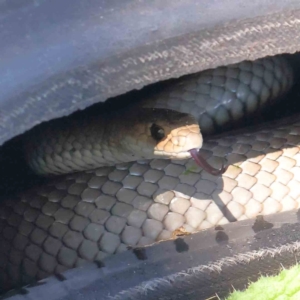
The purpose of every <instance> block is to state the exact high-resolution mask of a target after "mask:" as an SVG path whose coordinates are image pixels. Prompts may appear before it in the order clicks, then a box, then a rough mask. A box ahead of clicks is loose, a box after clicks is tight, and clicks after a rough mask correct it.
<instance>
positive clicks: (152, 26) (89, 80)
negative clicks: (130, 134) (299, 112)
mask: <svg viewBox="0 0 300 300" xmlns="http://www.w3.org/2000/svg"><path fill="white" fill-rule="evenodd" d="M166 16H172V17H170V18H168V17H166ZM299 20H300V3H299V2H298V1H293V0H286V1H276V0H263V1H260V0H253V1H245V0H226V1H220V0H217V1H205V0H202V1H198V2H197V4H195V1H193V0H185V1H182V0H175V1H174V0H166V1H164V2H163V4H162V2H160V1H154V2H153V1H152V2H148V1H144V0H142V1H135V0H125V1H108V0H102V1H99V0H66V1H63V2H62V1H60V0H51V1H50V0H29V1H26V2H24V3H23V2H19V1H14V0H2V1H1V2H0V28H4V29H5V30H1V31H0V40H1V41H2V43H1V47H0V57H1V68H0V78H1V81H0V90H1V93H0V118H1V126H0V145H1V144H3V143H4V142H5V141H7V140H8V139H10V138H12V137H14V136H16V135H18V134H21V133H23V132H24V131H26V130H28V129H30V128H32V127H33V126H34V125H36V124H38V123H40V122H42V121H46V120H50V119H53V118H57V117H61V116H64V115H67V114H70V113H71V112H74V111H75V110H78V109H83V108H85V107H87V106H89V105H91V104H92V103H95V102H99V101H105V100H106V99H107V98H109V97H113V96H117V95H120V94H123V93H125V92H127V91H130V90H133V89H140V88H142V87H143V86H145V85H148V84H151V83H154V82H158V81H161V80H166V79H169V78H173V77H179V76H181V75H184V74H189V73H193V72H198V71H201V70H203V69H207V68H214V67H217V66H220V65H222V64H230V63H234V62H238V61H241V60H244V59H257V58H260V57H263V56H266V55H275V54H278V53H283V52H287V53H293V52H295V51H297V50H298V49H300V38H299V37H300V33H299V32H300V30H299V29H300V22H299Z"/></svg>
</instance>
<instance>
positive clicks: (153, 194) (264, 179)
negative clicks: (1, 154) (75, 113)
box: [0, 56, 300, 291]
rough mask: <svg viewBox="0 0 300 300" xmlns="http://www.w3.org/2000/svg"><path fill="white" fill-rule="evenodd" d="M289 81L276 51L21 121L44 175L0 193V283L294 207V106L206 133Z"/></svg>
mask: <svg viewBox="0 0 300 300" xmlns="http://www.w3.org/2000/svg"><path fill="white" fill-rule="evenodd" d="M293 82H294V72H293V69H292V67H291V65H290V63H289V62H288V61H287V59H286V58H285V57H284V56H276V57H266V58H263V59H259V60H256V61H243V62H241V63H238V64H234V65H230V66H223V67H218V68H216V69H213V70H206V71H203V72H201V73H198V74H192V75H188V76H185V77H184V78H181V79H179V80H177V81H176V82H175V83H172V84H170V85H167V86H166V87H165V88H164V89H163V90H162V91H159V92H157V93H155V94H154V96H153V95H149V96H146V97H145V99H143V101H141V102H138V103H136V104H134V105H132V106H130V107H129V108H125V109H121V110H119V111H113V112H111V113H105V114H103V115H101V116H98V115H97V116H87V117H85V118H83V117H79V118H77V117H74V118H72V117H70V118H63V119H59V120H52V121H50V122H49V123H45V124H41V125H38V126H36V127H35V128H33V129H32V130H30V131H29V132H28V133H26V134H25V135H24V155H25V157H26V161H27V163H28V165H29V166H30V167H31V169H32V170H33V171H34V172H36V173H37V174H38V175H40V176H48V177H49V178H48V179H47V181H46V182H45V184H43V185H39V186H35V187H33V188H31V189H29V190H28V191H25V192H24V193H21V194H18V195H16V196H14V197H10V198H9V199H5V200H4V201H2V203H1V209H0V231H1V235H0V254H1V255H0V287H1V290H2V291H7V290H9V289H11V288H14V287H16V286H20V285H24V284H28V283H32V282H33V281H36V280H39V279H43V278H46V277H48V276H50V275H52V274H57V273H61V272H63V271H65V270H67V269H70V268H74V267H78V266H81V265H84V264H85V263H87V262H91V261H92V262H94V261H103V260H105V258H106V257H108V256H110V255H113V254H117V253H120V252H122V251H126V250H127V249H128V247H142V246H147V245H151V244H152V243H155V242H157V241H162V240H166V239H169V238H172V237H173V233H174V232H176V230H183V231H184V232H189V233H193V232H197V231H199V230H205V229H206V228H209V227H212V226H215V225H220V224H226V223H228V222H233V221H238V220H243V219H245V218H251V217H255V216H257V215H258V214H268V213H275V212H278V211H282V210H289V209H293V208H296V207H298V205H299V204H300V192H299V189H298V186H299V184H300V160H299V155H300V152H299V150H300V149H299V142H300V121H299V118H298V116H296V117H295V118H288V119H287V120H285V121H283V122H279V123H278V122H277V123H276V122H275V123H274V122H271V123H270V124H265V125H263V126H258V127H257V128H254V129H251V128H250V129H241V130H238V131H237V132H232V133H230V134H228V133H225V134H221V135H218V134H217V135H214V133H215V132H217V131H218V129H221V130H222V129H224V128H226V127H227V126H228V124H230V123H232V122H237V124H240V122H241V121H242V120H243V118H245V113H246V114H248V116H250V119H251V118H253V116H254V115H255V114H256V113H257V112H258V111H260V110H264V109H268V107H270V106H272V105H275V104H276V103H277V102H278V101H279V100H280V99H281V98H283V97H284V95H286V94H287V93H288V91H289V90H290V89H291V87H292V85H293ZM238 126H239V125H238ZM209 135H212V136H211V137H210V138H209ZM206 137H207V138H206ZM225 158H226V162H227V165H226V166H225V164H224V159H225Z"/></svg>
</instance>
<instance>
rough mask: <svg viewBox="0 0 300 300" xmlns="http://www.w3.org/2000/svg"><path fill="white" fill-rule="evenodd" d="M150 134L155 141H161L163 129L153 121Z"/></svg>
mask: <svg viewBox="0 0 300 300" xmlns="http://www.w3.org/2000/svg"><path fill="white" fill-rule="evenodd" d="M150 132H151V136H152V137H153V138H154V139H155V140H156V141H157V142H159V141H161V140H162V139H163V138H164V137H165V131H164V129H163V128H162V127H160V126H159V125H157V124H155V123H153V124H152V125H151V127H150Z"/></svg>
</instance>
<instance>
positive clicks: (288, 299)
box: [226, 265, 300, 300]
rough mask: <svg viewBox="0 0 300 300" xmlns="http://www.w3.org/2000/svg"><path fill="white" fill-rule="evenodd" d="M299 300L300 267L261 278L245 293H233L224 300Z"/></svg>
mask: <svg viewBox="0 0 300 300" xmlns="http://www.w3.org/2000/svg"><path fill="white" fill-rule="evenodd" d="M252 299H253V300H254V299H255V300H299V299H300V265H296V266H294V267H292V268H290V269H284V270H282V271H281V272H280V273H279V274H278V275H276V276H266V277H264V276H262V277H261V278H260V279H259V280H258V281H256V282H254V283H251V284H250V285H249V287H248V288H247V290H245V291H234V292H233V293H232V294H230V296H229V297H228V298H226V300H252Z"/></svg>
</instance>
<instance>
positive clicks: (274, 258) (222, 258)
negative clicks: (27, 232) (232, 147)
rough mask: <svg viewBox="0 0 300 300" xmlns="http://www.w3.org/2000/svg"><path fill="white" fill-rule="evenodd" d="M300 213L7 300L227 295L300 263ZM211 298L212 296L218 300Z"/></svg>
mask: <svg viewBox="0 0 300 300" xmlns="http://www.w3.org/2000/svg"><path fill="white" fill-rule="evenodd" d="M299 220H300V212H299V211H290V212H284V213H279V214H274V215H269V216H266V217H264V218H263V217H257V218H256V219H255V220H246V221H240V222H235V223H230V224H226V225H224V226H217V227H216V228H211V229H208V230H206V231H202V232H199V233H196V234H193V235H188V236H182V237H178V238H177V239H175V240H169V241H165V242H161V243H159V244H156V245H153V246H150V247H147V248H143V249H131V250H128V251H126V252H123V253H121V254H119V255H117V256H113V257H110V258H108V259H106V260H105V261H103V262H102V263H99V264H98V265H95V264H91V265H86V266H85V267H82V268H77V269H73V270H69V271H67V272H65V273H63V274H56V276H53V277H50V278H48V279H45V280H42V281H40V282H38V283H36V284H35V285H33V286H29V287H25V288H22V289H19V290H16V291H14V292H12V293H10V294H8V295H7V296H6V298H5V299H10V300H19V299H20V300H21V299H30V300H38V299H45V300H58V299H59V300H71V299H72V300H79V299H83V298H84V299H86V300H92V299H98V300H102V299H103V300H108V299H111V300H112V299H114V300H117V299H122V300H131V299H147V300H150V299H151V300H152V299H153V300H155V299H165V300H174V299H176V300H184V299H189V300H201V299H210V297H213V296H214V295H216V294H218V296H219V297H222V299H223V297H225V296H227V295H228V293H229V292H231V291H232V289H233V287H234V288H235V289H244V288H246V287H247V285H248V283H249V281H254V280H256V279H257V278H258V277H259V276H261V275H272V274H276V273H278V272H279V271H280V270H281V269H282V267H285V268H288V267H289V266H292V265H294V264H296V262H297V261H298V260H299V258H300V242H299V239H300V223H299ZM212 299H213V298H212Z"/></svg>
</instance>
